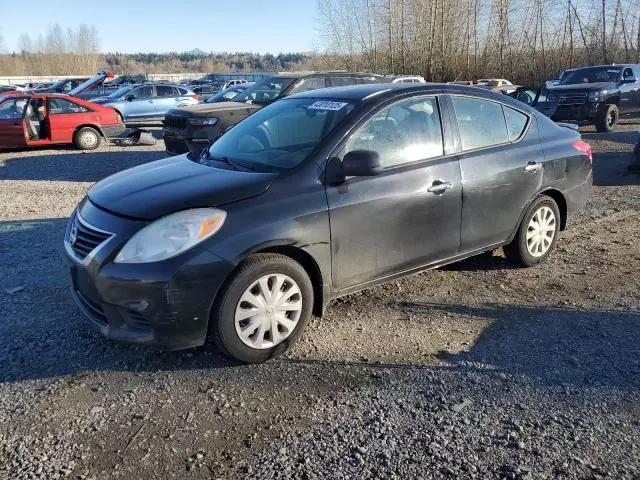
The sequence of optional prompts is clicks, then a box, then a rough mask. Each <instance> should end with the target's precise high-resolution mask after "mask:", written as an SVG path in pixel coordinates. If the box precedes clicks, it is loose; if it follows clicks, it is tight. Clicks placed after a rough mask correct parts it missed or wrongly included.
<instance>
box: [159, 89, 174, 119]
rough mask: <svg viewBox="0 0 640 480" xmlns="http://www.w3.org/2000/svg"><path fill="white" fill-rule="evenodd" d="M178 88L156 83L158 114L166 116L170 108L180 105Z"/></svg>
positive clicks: (162, 116)
mask: <svg viewBox="0 0 640 480" xmlns="http://www.w3.org/2000/svg"><path fill="white" fill-rule="evenodd" d="M176 93H177V92H176V89H175V88H174V87H173V86H171V85H156V98H155V106H156V116H157V117H161V118H164V116H165V115H166V114H167V112H168V111H169V110H171V109H172V108H176V107H177V106H178V96H177V95H176Z"/></svg>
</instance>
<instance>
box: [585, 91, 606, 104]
mask: <svg viewBox="0 0 640 480" xmlns="http://www.w3.org/2000/svg"><path fill="white" fill-rule="evenodd" d="M605 93H607V92H606V91H602V92H600V91H598V90H596V91H594V92H589V101H590V102H599V101H600V100H602V96H603V95H604V94H605Z"/></svg>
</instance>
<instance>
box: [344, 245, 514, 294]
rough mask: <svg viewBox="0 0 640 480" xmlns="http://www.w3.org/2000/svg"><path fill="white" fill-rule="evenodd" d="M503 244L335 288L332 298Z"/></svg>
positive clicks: (453, 261) (449, 262) (438, 266)
mask: <svg viewBox="0 0 640 480" xmlns="http://www.w3.org/2000/svg"><path fill="white" fill-rule="evenodd" d="M503 245H504V242H501V243H496V244H494V245H489V246H487V247H482V248H477V249H475V250H468V251H466V252H464V253H459V254H457V255H454V256H453V257H449V258H446V259H443V260H437V261H435V262H430V263H426V264H424V265H420V266H418V267H412V268H409V269H407V270H402V271H400V272H395V273H391V274H389V275H384V276H382V277H378V278H376V279H374V280H369V281H367V282H362V283H359V284H357V285H353V286H351V287H346V288H343V289H341V290H336V291H335V292H334V295H333V296H332V299H336V298H340V297H344V296H345V295H350V294H352V293H355V292H359V291H360V290H365V289H367V288H370V287H373V286H375V285H379V284H381V283H386V282H390V281H392V280H397V279H399V278H403V277H407V276H409V275H414V274H416V273H420V272H424V271H426V270H434V269H436V268H440V267H443V266H445V265H449V264H451V263H456V262H459V261H460V260H464V259H465V258H469V257H473V256H475V255H480V254H481V253H484V252H488V251H491V250H495V249H496V248H500V247H501V246H503Z"/></svg>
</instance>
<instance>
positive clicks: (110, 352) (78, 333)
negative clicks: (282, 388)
mask: <svg viewBox="0 0 640 480" xmlns="http://www.w3.org/2000/svg"><path fill="white" fill-rule="evenodd" d="M66 224H67V219H66V218H55V219H37V220H15V221H0V311H2V315H0V338H2V341H1V342H0V365H2V368H0V383H1V382H8V381H9V382H12V381H19V380H27V379H43V378H51V377H58V376H61V375H75V374H79V373H87V372H92V371H109V370H118V371H131V372H145V371H149V372H155V371H158V370H187V369H211V368H218V367H229V366H233V365H237V363H235V362H233V361H231V360H229V359H228V358H227V357H224V356H222V355H221V354H219V352H218V351H217V350H216V348H214V346H213V345H205V346H204V347H200V348H196V349H192V350H188V351H177V352H169V351H164V350H162V349H159V348H154V347H141V346H135V345H130V344H124V343H116V342H114V341H111V340H108V339H106V338H104V337H102V336H101V335H100V334H98V333H96V332H94V330H93V328H92V327H91V325H90V324H89V323H88V321H87V320H86V319H85V318H84V317H83V316H82V315H81V313H80V311H79V310H78V308H77V307H76V305H75V303H74V301H73V300H72V298H71V295H70V292H69V285H68V280H67V273H66V269H65V264H64V261H63V257H62V256H63V243H62V242H63V236H64V232H65V229H66Z"/></svg>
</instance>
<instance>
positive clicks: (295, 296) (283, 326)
mask: <svg viewBox="0 0 640 480" xmlns="http://www.w3.org/2000/svg"><path fill="white" fill-rule="evenodd" d="M301 314H302V293H301V292H300V287H298V284H297V283H296V282H294V281H293V279H292V278H291V277H288V276H287V275H282V274H280V273H275V274H270V275H265V276H264V277H260V278H259V279H258V280H256V281H255V282H253V283H252V284H251V285H250V286H249V288H247V289H246V290H245V292H244V293H243V294H242V297H240V301H239V302H238V306H237V307H236V315H235V325H236V333H237V334H238V337H240V340H242V343H244V344H245V345H247V346H249V347H251V348H258V349H265V348H271V347H274V346H276V345H278V344H279V343H281V342H282V341H284V340H285V339H286V338H287V337H288V336H289V335H291V333H292V332H293V331H294V329H295V328H296V325H297V324H298V320H300V315H301Z"/></svg>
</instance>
